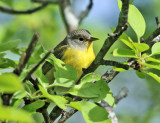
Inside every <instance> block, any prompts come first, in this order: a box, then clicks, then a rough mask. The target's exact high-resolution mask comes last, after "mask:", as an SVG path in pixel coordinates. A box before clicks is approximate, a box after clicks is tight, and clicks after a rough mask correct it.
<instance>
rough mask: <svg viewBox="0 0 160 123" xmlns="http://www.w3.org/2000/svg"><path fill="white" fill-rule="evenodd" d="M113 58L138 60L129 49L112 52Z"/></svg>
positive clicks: (118, 49)
mask: <svg viewBox="0 0 160 123" xmlns="http://www.w3.org/2000/svg"><path fill="white" fill-rule="evenodd" d="M113 56H117V57H132V58H138V57H137V56H136V55H135V53H134V52H133V51H131V50H129V49H121V48H117V49H115V50H114V51H113Z"/></svg>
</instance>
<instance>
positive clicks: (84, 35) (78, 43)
mask: <svg viewBox="0 0 160 123" xmlns="http://www.w3.org/2000/svg"><path fill="white" fill-rule="evenodd" d="M65 40H66V41H67V44H68V45H69V46H70V47H71V48H76V49H78V50H85V49H86V48H88V47H89V45H90V44H91V43H92V42H93V41H95V40H98V38H94V37H93V36H92V35H91V34H90V33H89V31H87V30H85V29H79V30H75V31H73V32H71V33H70V34H68V35H67V37H66V39H65Z"/></svg>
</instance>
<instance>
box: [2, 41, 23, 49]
mask: <svg viewBox="0 0 160 123" xmlns="http://www.w3.org/2000/svg"><path fill="white" fill-rule="evenodd" d="M20 41H21V40H19V39H18V40H14V41H8V42H6V43H0V52H3V51H6V50H11V49H13V48H16V47H17V46H18V44H19V43H20Z"/></svg>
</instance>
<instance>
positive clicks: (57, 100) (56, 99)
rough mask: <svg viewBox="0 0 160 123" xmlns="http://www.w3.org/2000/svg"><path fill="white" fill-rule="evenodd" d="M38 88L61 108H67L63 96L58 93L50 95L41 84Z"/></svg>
mask: <svg viewBox="0 0 160 123" xmlns="http://www.w3.org/2000/svg"><path fill="white" fill-rule="evenodd" d="M39 89H40V90H41V92H42V93H43V96H45V97H46V98H47V99H49V100H51V101H53V102H54V103H55V104H56V105H57V106H58V107H60V108H61V109H67V107H66V106H65V104H66V103H67V102H68V101H67V100H66V99H65V98H64V97H62V96H58V95H50V94H49V93H48V92H47V91H46V90H45V89H44V88H43V87H42V86H40V85H39Z"/></svg>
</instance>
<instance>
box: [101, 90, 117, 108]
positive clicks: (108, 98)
mask: <svg viewBox="0 0 160 123" xmlns="http://www.w3.org/2000/svg"><path fill="white" fill-rule="evenodd" d="M103 100H104V101H106V102H107V103H108V104H109V105H110V106H112V107H116V104H115V101H114V97H113V93H112V91H111V90H109V92H108V93H107V94H106V97H105V98H103Z"/></svg>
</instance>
